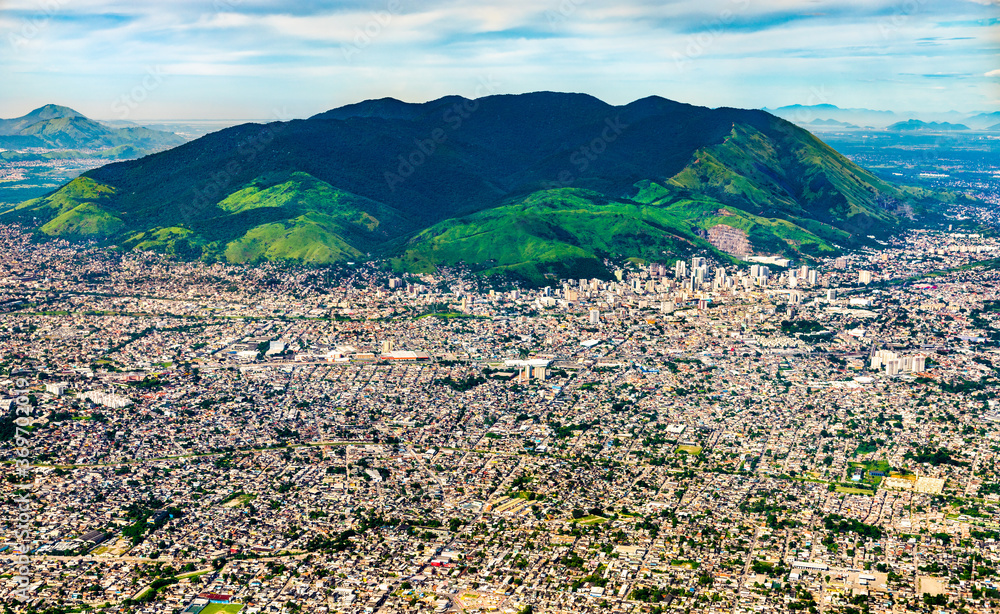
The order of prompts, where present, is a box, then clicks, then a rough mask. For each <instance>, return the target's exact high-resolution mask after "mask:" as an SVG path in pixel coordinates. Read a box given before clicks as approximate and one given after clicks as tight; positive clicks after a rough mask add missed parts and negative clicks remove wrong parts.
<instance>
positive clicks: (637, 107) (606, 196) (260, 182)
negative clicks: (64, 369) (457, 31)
mask: <svg viewBox="0 0 1000 614" xmlns="http://www.w3.org/2000/svg"><path fill="white" fill-rule="evenodd" d="M452 104H454V100H453V99H448V100H447V101H445V100H439V101H431V102H428V103H424V104H420V105H409V104H405V103H400V102H398V101H370V102H369V103H365V104H363V105H354V106H350V107H344V108H342V109H335V110H333V111H330V112H327V113H324V114H321V115H318V116H316V117H313V118H311V119H309V120H306V121H296V122H286V123H278V122H276V123H273V124H268V125H264V126H261V125H259V124H245V125H242V126H236V127H233V128H229V129H226V130H222V131H220V132H216V133H213V134H210V135H207V136H205V137H203V138H201V139H198V140H197V141H194V142H191V143H187V144H185V145H183V146H181V147H176V148H174V149H172V150H170V151H167V152H163V153H160V154H156V155H152V156H147V157H145V158H141V159H138V160H133V161H130V162H125V163H118V164H111V165H108V166H104V167H101V168H98V169H94V170H92V171H89V172H87V173H85V174H84V175H83V176H81V177H79V178H78V179H76V180H74V181H72V182H70V183H69V184H67V185H66V186H64V187H63V188H61V189H60V190H58V191H56V192H54V193H52V194H49V195H46V196H44V197H42V198H38V199H34V200H31V201H28V202H26V203H22V204H20V205H17V206H13V207H8V208H7V209H6V210H0V221H3V222H21V223H25V224H33V223H36V222H35V220H39V221H40V224H41V225H40V226H39V227H38V230H39V232H40V233H41V234H43V235H48V236H59V237H67V238H95V239H99V240H102V241H105V242H107V243H110V244H116V245H121V246H123V247H126V248H136V249H152V250H158V251H163V252H166V253H168V254H171V255H174V256H176V257H178V258H181V259H196V258H202V259H208V260H214V259H224V260H228V261H230V262H253V261H258V260H293V261H298V262H303V263H316V264H323V263H330V262H338V261H344V260H355V259H361V258H367V257H368V256H369V255H383V256H385V255H388V256H393V257H394V259H393V261H392V262H393V264H394V266H395V267H396V268H397V269H399V270H402V271H414V272H416V271H428V270H432V269H433V268H434V267H436V266H440V265H451V264H459V263H464V264H467V265H470V266H472V267H474V268H475V269H477V270H479V271H481V272H483V273H484V274H494V273H502V274H504V275H511V276H514V277H520V278H523V279H526V280H528V281H529V282H541V281H544V280H545V279H546V276H551V275H557V276H569V277H595V276H596V277H605V276H607V275H608V272H607V268H606V261H607V259H612V260H618V259H624V258H639V259H645V260H649V259H654V258H655V259H664V258H665V257H669V256H670V255H685V254H687V253H690V252H696V251H711V250H712V248H711V247H710V246H709V244H708V243H707V241H706V240H705V237H706V236H707V232H708V230H710V229H711V228H712V227H714V226H716V225H719V224H724V225H726V226H729V227H732V228H735V229H737V230H739V231H742V232H744V233H745V234H746V236H747V238H748V239H749V241H750V242H751V244H752V245H753V249H754V250H755V252H756V253H783V254H788V255H791V256H793V257H796V258H800V259H802V258H805V259H808V258H810V257H814V256H815V257H819V256H825V255H829V254H833V253H835V252H836V251H837V250H838V249H840V248H841V247H850V246H856V245H859V244H864V243H867V242H868V241H869V240H870V239H869V238H868V235H872V236H882V235H885V234H888V233H891V232H893V231H894V230H896V229H898V228H899V227H900V226H901V225H903V224H905V223H907V221H908V220H907V219H906V218H907V216H909V215H911V212H912V211H915V212H916V213H917V214H919V213H920V212H921V211H922V210H923V207H924V203H926V202H930V201H933V199H934V198H935V196H934V195H931V194H915V193H906V192H903V191H901V190H900V189H898V188H896V187H894V186H892V185H889V184H887V183H885V182H883V181H881V180H879V179H877V178H876V177H874V176H873V175H871V174H870V173H868V172H867V171H865V170H863V169H861V168H859V167H857V166H855V165H854V164H852V163H851V162H850V161H849V160H847V159H846V158H844V157H843V156H840V155H839V154H837V153H836V152H834V151H833V150H832V149H830V148H829V147H827V146H826V145H825V144H823V143H822V142H821V141H819V140H818V139H816V138H815V137H813V136H812V135H811V134H809V133H808V132H806V131H804V130H801V129H799V128H797V127H795V126H794V125H792V124H790V123H788V122H785V121H783V120H780V119H778V118H775V117H773V116H771V115H769V114H767V113H765V112H763V111H749V110H739V109H728V108H722V109H714V110H713V109H707V108H703V107H695V106H691V105H685V104H680V103H676V102H672V101H669V100H665V99H662V98H657V97H650V98H646V99H643V100H638V101H635V102H633V103H631V104H629V105H625V106H621V107H612V106H610V105H607V104H605V103H603V102H601V101H599V100H597V99H595V98H592V97H590V96H586V95H580V94H555V93H535V94H525V95H520V96H492V97H487V98H483V99H479V100H478V101H476V103H475V104H476V105H477V108H478V109H481V110H482V111H481V112H477V113H474V114H471V115H470V116H469V117H468V118H467V119H466V120H465V121H463V122H462V123H461V125H460V127H459V126H449V125H448V124H445V126H446V127H442V125H441V121H440V117H441V113H440V110H441V109H442V108H445V107H446V106H450V105H452ZM80 119H81V118H78V117H62V118H57V119H52V120H51V121H59V122H62V123H63V124H66V125H67V126H68V125H71V124H72V125H75V124H74V122H76V123H78V120H80ZM86 121H89V120H86ZM42 132H44V130H41V129H39V131H38V133H39V134H41V133H42ZM431 135H435V136H433V138H429V136H431ZM904 205H905V206H904ZM904 213H905V215H904Z"/></svg>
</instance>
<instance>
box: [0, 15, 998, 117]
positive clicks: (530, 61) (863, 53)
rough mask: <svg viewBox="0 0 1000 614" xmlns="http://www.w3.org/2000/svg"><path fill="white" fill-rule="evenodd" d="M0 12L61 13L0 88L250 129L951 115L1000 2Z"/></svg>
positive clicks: (3, 55)
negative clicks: (549, 113) (373, 117)
mask: <svg viewBox="0 0 1000 614" xmlns="http://www.w3.org/2000/svg"><path fill="white" fill-rule="evenodd" d="M0 2H2V3H3V4H4V11H3V12H0V45H3V44H4V43H5V42H6V41H7V39H8V33H10V32H20V28H21V27H22V26H23V25H24V24H29V25H30V23H31V20H32V19H37V17H38V15H39V13H38V11H39V7H41V6H53V7H54V9H53V11H52V12H51V15H46V14H44V13H43V14H42V16H43V17H46V19H45V20H44V25H43V27H40V28H37V30H38V32H37V34H35V35H33V36H32V37H31V38H30V40H26V41H24V44H23V45H22V46H21V47H19V48H18V49H16V50H15V51H17V53H8V51H9V50H8V49H5V48H0V83H4V84H5V85H7V84H8V83H14V81H9V80H8V78H9V77H13V76H16V77H17V80H16V84H17V87H16V88H10V89H7V90H6V91H17V92H19V97H21V94H20V93H21V92H23V98H24V99H28V98H32V99H33V98H38V97H45V96H47V95H49V92H53V91H57V92H62V91H67V92H69V94H70V96H79V97H91V98H92V99H93V100H95V102H94V104H95V105H97V106H101V105H103V106H104V107H106V106H107V102H108V101H110V100H112V99H113V98H114V97H115V96H117V95H119V94H120V93H121V92H122V91H123V90H127V89H128V88H130V87H132V86H133V85H134V81H135V79H136V78H141V76H142V75H143V74H144V71H145V70H146V69H147V67H149V66H158V67H163V68H164V70H166V71H167V73H168V74H169V75H170V78H169V80H168V81H165V83H164V85H163V86H162V87H161V88H158V90H157V91H156V92H155V93H153V94H151V96H150V98H151V102H150V105H153V104H158V103H159V102H161V101H165V100H167V99H169V100H170V101H171V103H170V104H176V105H177V109H178V113H179V114H182V115H186V116H188V117H192V116H197V115H198V114H199V111H198V109H199V108H203V107H204V105H207V104H213V105H216V106H223V105H225V104H232V105H233V107H234V108H241V109H245V108H251V106H252V101H255V100H257V99H260V100H262V101H264V102H262V107H261V111H260V112H258V113H256V114H254V115H251V117H262V116H266V115H267V114H268V112H269V110H270V105H272V101H273V100H276V99H278V98H279V97H282V96H286V97H294V98H295V99H296V104H298V103H301V105H302V107H303V108H305V109H308V110H309V111H310V112H318V111H321V110H325V109H327V108H330V107H331V106H334V105H335V104H336V103H344V102H351V101H356V100H358V99H360V98H362V97H380V96H384V95H391V96H395V97H398V98H404V99H408V100H427V99H429V98H433V97H436V96H439V95H444V94H449V93H454V94H462V95H471V92H470V90H471V89H472V88H473V87H474V85H475V83H476V82H477V81H476V80H477V79H478V78H479V77H482V76H485V75H490V74H492V75H495V76H496V77H497V78H498V79H499V80H500V81H501V82H503V83H504V84H505V87H506V88H508V90H507V91H511V92H513V91H530V90H532V89H562V90H570V91H583V92H590V93H593V94H595V95H598V96H599V97H602V98H603V99H606V100H608V101H609V102H616V103H621V102H628V101H631V100H634V99H636V98H641V97H644V96H647V95H649V94H654V93H655V94H660V95H664V96H667V97H670V98H674V99H679V100H683V101H688V102H694V103H698V104H706V105H709V106H721V105H732V106H746V107H757V106H765V105H767V106H782V105H784V104H790V103H794V102H805V101H806V99H807V98H808V97H809V96H810V92H811V91H812V89H813V88H816V87H819V86H825V87H828V88H829V89H830V91H831V99H830V100H829V102H831V103H834V104H837V105H838V106H856V107H872V106H876V105H878V106H883V107H890V106H892V105H894V104H909V103H908V102H907V101H908V100H910V99H913V98H914V92H919V93H920V95H921V96H922V98H921V100H923V101H924V103H925V104H927V105H931V106H940V107H942V108H946V107H949V106H951V105H952V104H953V100H952V97H950V96H948V95H947V94H945V95H941V96H938V95H937V94H934V95H926V96H925V94H926V93H927V90H926V89H921V88H923V87H925V86H926V85H927V84H928V83H930V82H931V81H932V80H935V79H936V80H937V84H941V83H943V82H944V81H942V80H943V79H946V78H960V77H961V76H963V75H960V74H955V73H954V70H955V67H957V66H961V67H962V68H963V70H967V71H969V74H970V75H981V74H985V75H986V76H988V77H996V76H1000V71H998V70H993V69H994V68H995V66H996V61H995V43H994V41H992V40H991V34H990V32H989V28H986V27H984V25H986V24H989V23H991V21H990V20H992V19H995V11H994V10H992V9H991V8H987V7H990V6H992V5H994V4H996V3H997V2H1000V0H996V1H990V2H985V1H984V0H979V1H978V2H977V1H969V2H961V3H934V2H928V1H926V0H924V1H922V2H918V3H917V6H918V7H919V10H915V11H909V12H907V11H906V7H908V6H910V5H911V4H913V3H908V2H906V1H905V0H813V1H812V2H808V3H807V2H803V0H768V1H767V2H761V1H754V0H618V1H616V2H614V3H603V2H598V1H596V0H314V1H306V0H163V1H162V2H156V3H153V2H148V3H147V2H129V1H126V0H0ZM387 17H388V18H387ZM946 41H947V42H946ZM345 45H346V46H348V47H349V50H350V53H344V48H345ZM899 75H909V76H907V77H904V78H902V79H900V77H899ZM921 76H923V77H921ZM964 82H967V83H975V84H978V85H976V87H979V88H980V89H979V90H974V91H973V92H972V93H971V94H970V96H968V97H963V100H966V101H967V102H966V104H969V105H976V107H980V106H981V107H987V106H988V102H989V101H990V100H993V99H995V97H996V92H995V87H994V86H995V84H994V83H992V82H987V81H984V80H982V79H979V80H973V79H966V80H965V81H964ZM887 83H891V84H892V85H891V86H886V85H885V84H887ZM469 84H472V85H469ZM865 84H870V85H865ZM4 98H5V99H8V98H11V96H6V97H4ZM153 98H157V99H161V100H153ZM897 101H903V102H899V103H898V102H897ZM67 102H70V103H73V102H74V101H73V100H68V101H67ZM163 104H167V103H166V102H163ZM265 105H266V106H265ZM71 106H74V104H71ZM80 106H85V105H84V104H83V103H80ZM81 110H83V109H81ZM140 111H141V109H137V110H136V112H137V113H139V112H140Z"/></svg>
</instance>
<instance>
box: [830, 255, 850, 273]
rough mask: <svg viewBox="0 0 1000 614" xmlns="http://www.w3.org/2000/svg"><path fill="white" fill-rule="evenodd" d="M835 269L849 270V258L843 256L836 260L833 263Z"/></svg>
mask: <svg viewBox="0 0 1000 614" xmlns="http://www.w3.org/2000/svg"><path fill="white" fill-rule="evenodd" d="M833 268H835V269H841V270H843V269H846V268H847V258H844V257H843V256H841V257H840V258H837V259H836V260H834V261H833Z"/></svg>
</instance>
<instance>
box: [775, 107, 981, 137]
mask: <svg viewBox="0 0 1000 614" xmlns="http://www.w3.org/2000/svg"><path fill="white" fill-rule="evenodd" d="M764 110H765V111H768V112H769V113H772V114H774V115H777V116H778V117H781V118H783V119H787V120H788V121H790V122H793V123H795V124H797V125H799V126H812V127H817V128H822V127H834V126H836V127H845V128H850V127H852V126H853V127H869V128H888V127H889V126H891V125H894V124H899V123H901V122H906V121H909V120H913V121H919V122H922V123H927V124H931V125H933V124H945V125H947V124H955V125H964V126H965V127H964V128H940V129H943V130H990V131H995V130H997V128H996V124H997V122H1000V111H994V112H992V113H960V112H958V111H948V112H945V113H927V112H916V111H912V112H911V111H904V112H894V111H876V110H874V109H842V108H840V107H837V106H835V105H832V104H815V105H800V104H793V105H789V106H785V107H778V108H777V109H764ZM830 121H834V122H837V123H836V124H830V123H829V122H830Z"/></svg>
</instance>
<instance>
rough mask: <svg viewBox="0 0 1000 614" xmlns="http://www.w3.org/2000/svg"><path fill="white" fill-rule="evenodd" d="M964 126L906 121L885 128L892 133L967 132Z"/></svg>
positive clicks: (917, 120) (966, 127)
mask: <svg viewBox="0 0 1000 614" xmlns="http://www.w3.org/2000/svg"><path fill="white" fill-rule="evenodd" d="M968 129H969V127H968V126H966V125H965V124H949V123H947V122H922V121H920V120H919V119H908V120H906V121H905V122H896V123H895V124H892V125H890V126H888V127H887V128H886V130H892V131H894V132H903V131H920V132H944V131H952V130H968Z"/></svg>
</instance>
